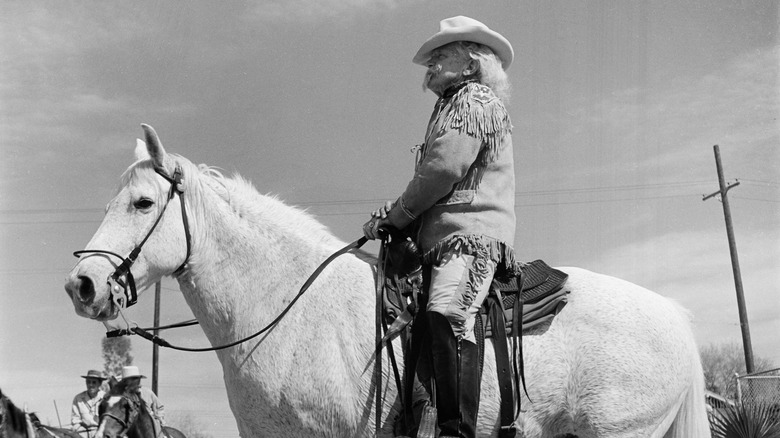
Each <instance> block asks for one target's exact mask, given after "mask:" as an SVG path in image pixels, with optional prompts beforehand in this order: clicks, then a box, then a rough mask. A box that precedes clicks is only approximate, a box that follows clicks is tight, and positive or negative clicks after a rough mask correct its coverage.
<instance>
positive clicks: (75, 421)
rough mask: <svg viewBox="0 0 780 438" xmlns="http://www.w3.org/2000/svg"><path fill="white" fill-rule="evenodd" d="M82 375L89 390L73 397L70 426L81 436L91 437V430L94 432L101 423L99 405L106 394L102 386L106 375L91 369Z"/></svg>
mask: <svg viewBox="0 0 780 438" xmlns="http://www.w3.org/2000/svg"><path fill="white" fill-rule="evenodd" d="M81 377H82V378H84V379H85V383H86V385H87V390H86V391H82V392H80V393H78V394H76V396H75V397H73V404H72V406H71V415H70V426H71V429H72V430H74V431H76V432H78V433H79V434H80V435H81V436H83V437H90V436H91V432H94V431H95V430H96V429H97V427H98V424H99V423H100V418H99V416H98V406H100V402H101V401H103V397H104V396H105V395H106V393H105V392H104V391H103V390H102V389H100V386H101V385H102V384H103V381H104V380H106V376H105V375H104V374H103V373H102V372H100V371H98V370H89V371H87V374H86V375H84V376H81Z"/></svg>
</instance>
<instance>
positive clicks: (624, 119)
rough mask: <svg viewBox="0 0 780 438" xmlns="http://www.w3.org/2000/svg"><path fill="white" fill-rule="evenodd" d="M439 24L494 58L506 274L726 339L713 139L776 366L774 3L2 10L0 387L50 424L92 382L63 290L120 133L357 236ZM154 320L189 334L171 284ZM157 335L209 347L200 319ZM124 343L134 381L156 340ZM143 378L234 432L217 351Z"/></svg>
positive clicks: (778, 259)
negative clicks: (512, 224) (509, 126)
mask: <svg viewBox="0 0 780 438" xmlns="http://www.w3.org/2000/svg"><path fill="white" fill-rule="evenodd" d="M456 15H467V16H469V17H472V18H475V19H477V20H480V21H482V22H483V23H485V24H487V25H488V26H489V27H490V28H491V29H493V30H496V31H498V32H499V33H501V34H502V35H504V36H505V37H506V38H507V39H508V40H509V41H510V42H511V43H512V45H513V46H514V51H515V61H514V63H513V65H512V66H511V68H510V69H509V71H508V73H509V77H510V80H511V82H512V84H513V93H512V99H511V102H510V103H509V112H510V116H511V118H512V121H513V124H514V130H513V141H514V145H515V151H514V152H515V164H516V173H517V196H516V211H517V215H518V222H517V230H518V231H517V238H516V240H515V242H514V245H515V248H516V251H517V253H518V257H519V259H521V260H527V261H530V260H535V259H542V260H544V261H546V262H547V263H548V264H550V265H552V266H578V267H582V268H586V269H589V270H592V271H596V272H600V273H604V274H608V275H612V276H615V277H620V278H623V279H626V280H628V281H631V282H634V283H637V284H640V285H642V286H644V287H646V288H648V289H651V290H653V291H655V292H657V293H659V294H661V295H663V296H666V297H669V298H671V299H674V300H676V301H678V302H680V303H681V304H682V305H683V306H685V307H686V308H687V309H689V310H690V312H691V315H692V318H693V321H694V332H695V335H696V339H697V342H698V343H699V344H700V346H707V345H710V344H722V343H736V344H738V345H739V346H740V347H741V346H742V337H741V330H740V321H739V314H738V310H737V299H736V293H735V283H734V275H733V271H732V260H731V257H730V252H729V244H728V240H727V234H726V226H725V221H724V211H723V206H722V203H721V202H720V200H719V199H718V198H717V197H713V198H710V199H708V200H706V201H704V200H703V197H704V196H705V195H709V194H711V193H714V192H717V191H718V190H719V188H718V175H717V172H716V163H715V156H714V150H713V149H714V148H713V146H714V145H718V146H719V149H720V155H721V159H722V165H723V171H724V176H725V179H726V181H727V183H729V184H736V183H737V182H739V185H738V186H735V187H734V188H732V189H731V190H730V191H729V192H728V200H729V204H730V212H731V216H732V222H733V230H734V236H735V242H736V249H737V253H738V258H739V266H740V272H741V279H742V283H743V289H744V295H745V303H746V309H747V315H748V322H749V326H748V327H749V330H750V335H751V345H752V349H753V352H754V355H755V356H757V357H761V358H765V359H767V360H769V361H771V362H772V363H774V364H775V365H776V366H778V367H780V337H778V336H777V333H778V332H780V288H779V287H778V284H780V165H779V163H780V142H779V140H780V129H778V128H780V125H779V124H778V114H780V87H778V85H780V84H779V78H780V75H779V73H780V44H779V43H778V23H779V22H780V21H779V20H780V15H779V14H778V4H777V2H765V1H758V0H737V1H734V0H713V1H710V0H708V1H704V0H699V1H692V0H689V1H685V0H684V1H678V0H658V1H652V2H639V1H584V0H583V1H560V0H558V1H556V0H553V1H545V2H535V1H518V0H506V1H483V2H474V1H460V0H424V1H423V0H291V1H287V0H278V1H264V0H258V1H252V2H249V1H245V2H241V1H232V2H206V1H181V0H178V1H170V0H142V1H133V2H127V1H116V0H108V1H101V2H78V1H58V2H51V1H39V0H24V1H21V0H19V1H15V0H10V1H4V2H2V3H0V152H1V153H2V157H3V158H2V160H0V331H1V332H2V335H1V336H0V389H2V391H3V393H5V394H7V395H9V396H10V397H11V399H12V400H14V402H15V403H16V404H18V405H21V406H27V408H28V409H29V410H32V411H36V412H38V414H39V416H40V417H41V418H42V419H43V420H44V422H49V423H51V424H55V425H56V424H57V422H58V421H60V420H61V421H62V422H64V423H66V422H68V417H69V414H68V413H69V409H70V402H71V400H72V398H73V396H74V395H75V394H76V393H78V392H80V391H82V390H83V389H84V380H83V379H82V378H81V377H79V376H81V375H83V374H84V373H86V371H87V370H88V369H91V368H97V369H102V367H103V361H102V357H101V350H100V345H101V339H102V338H103V336H104V333H105V328H104V327H103V326H102V325H101V324H99V323H96V322H93V321H88V320H86V319H83V318H80V317H78V316H77V315H76V314H75V312H74V311H73V307H72V304H71V303H70V300H69V299H68V297H67V296H66V294H65V292H64V289H63V285H64V282H65V276H66V274H67V273H68V271H69V270H70V269H71V268H72V266H73V265H74V264H75V261H76V259H75V258H74V257H73V256H72V252H73V251H76V250H79V249H83V248H84V246H85V245H86V243H87V242H88V241H89V239H90V237H91V236H92V234H93V233H94V232H95V231H96V230H97V228H98V225H99V224H100V222H101V220H102V216H103V212H104V208H105V205H106V204H107V202H108V201H109V200H110V199H111V197H112V196H113V194H114V193H115V190H116V188H117V185H118V182H119V176H120V175H121V173H122V172H123V171H124V170H125V169H126V168H127V167H128V166H129V165H130V164H131V163H132V161H133V149H134V147H135V139H136V138H138V137H142V131H141V127H140V124H141V123H148V124H150V125H152V126H154V127H155V129H156V130H157V132H158V134H159V135H160V138H161V140H162V142H163V144H164V145H165V147H166V149H167V151H168V152H173V153H178V154H181V155H183V156H185V157H187V158H189V159H190V160H192V161H193V162H195V163H205V164H208V165H211V166H216V167H218V168H220V169H222V171H223V172H224V173H226V174H228V175H232V174H236V173H237V174H240V175H242V176H243V177H245V178H247V179H249V180H250V181H252V182H253V184H254V185H255V186H256V187H257V188H258V190H259V191H260V192H262V193H268V194H274V195H277V196H278V197H279V198H281V199H283V200H284V201H285V202H287V203H289V204H292V205H296V206H299V207H301V208H305V209H307V210H308V211H309V212H311V213H312V214H314V215H315V216H316V217H317V218H318V219H319V220H320V221H321V222H322V223H324V224H325V225H326V226H328V227H329V228H330V229H331V230H332V231H333V232H334V234H336V235H337V236H338V237H340V238H341V239H342V240H344V241H345V242H349V241H353V240H355V239H357V238H358V237H360V235H361V225H362V223H364V222H365V221H366V220H367V219H368V214H369V212H370V211H372V210H373V209H375V208H377V207H378V206H379V205H381V204H382V203H383V202H384V201H385V200H388V199H395V198H396V197H397V196H398V195H399V194H400V193H401V191H402V190H403V188H404V187H405V185H406V182H407V181H408V179H409V178H410V177H411V175H412V170H413V161H414V155H413V154H412V153H411V152H410V148H411V147H412V146H413V145H415V144H417V143H420V142H421V140H422V137H423V135H424V130H425V124H426V123H427V121H428V117H429V115H430V112H431V110H432V108H433V105H434V103H435V95H433V94H432V93H430V92H427V93H426V92H423V91H422V88H421V83H422V77H423V74H424V70H423V68H422V67H420V66H417V65H415V64H413V63H412V62H411V59H412V56H413V55H414V54H415V52H416V51H417V49H418V48H419V47H420V45H422V43H423V42H424V41H425V40H426V39H428V38H429V37H430V36H431V35H433V34H434V33H435V32H436V31H438V29H439V21H440V20H442V19H444V18H448V17H452V16H456ZM372 245H373V243H372ZM367 249H368V250H370V251H371V250H376V247H371V246H370V245H369V246H368V247H367ZM153 301H154V300H153V291H147V293H145V294H143V295H142V297H141V300H140V301H139V304H138V305H136V306H135V307H133V308H132V309H130V310H129V313H128V315H129V317H130V318H131V319H132V320H133V321H135V322H137V323H138V324H139V325H140V326H141V327H148V326H151V325H152V321H153V319H152V318H153V310H154V304H153ZM160 312H161V321H162V323H172V322H178V321H182V320H187V319H190V318H192V313H191V312H190V310H189V308H188V307H187V306H186V304H185V302H184V300H183V298H182V296H181V293H180V292H179V291H178V285H177V284H176V283H175V282H174V281H172V280H170V279H168V280H165V281H163V283H162V299H161V306H160ZM162 336H163V338H165V339H166V340H168V341H169V342H171V343H174V344H183V345H187V346H191V347H202V346H206V345H207V344H206V343H207V340H206V338H205V336H204V335H203V334H202V332H201V331H200V329H199V328H198V327H197V326H196V327H191V328H186V329H179V330H177V331H174V332H164V333H163V335H162ZM312 342H315V341H314V340H312ZM132 345H133V350H132V354H133V356H134V363H135V364H136V365H138V366H139V367H140V368H141V371H142V372H144V373H145V374H146V375H147V376H151V369H152V347H151V344H150V343H148V342H147V341H145V340H143V339H141V338H139V337H133V338H132ZM159 366H160V373H159V379H160V384H159V395H160V398H161V399H162V401H163V403H164V404H165V406H166V411H167V415H168V416H169V418H171V419H174V420H175V419H177V418H178V419H186V420H187V421H194V422H195V423H196V424H197V425H198V427H199V428H200V429H201V430H202V431H203V432H204V433H207V434H209V435H211V436H212V437H214V438H222V437H236V436H238V432H237V428H236V425H235V421H234V419H233V417H232V414H231V413H230V410H229V407H228V404H227V396H226V394H225V389H224V385H223V382H222V371H221V368H220V365H219V362H218V360H217V358H216V355H215V354H213V353H184V352H177V351H173V350H168V349H162V350H161V352H160V365H159ZM149 380H151V379H149ZM149 380H147V381H146V382H145V384H147V385H151V382H150V381H149ZM58 419H59V420H58Z"/></svg>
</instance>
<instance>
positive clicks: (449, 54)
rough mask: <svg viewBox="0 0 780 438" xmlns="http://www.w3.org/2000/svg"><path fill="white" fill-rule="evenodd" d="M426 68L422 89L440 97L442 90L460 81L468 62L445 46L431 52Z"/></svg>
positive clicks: (449, 46) (448, 46)
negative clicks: (426, 89)
mask: <svg viewBox="0 0 780 438" xmlns="http://www.w3.org/2000/svg"><path fill="white" fill-rule="evenodd" d="M427 66H428V71H427V72H426V73H425V79H424V81H423V87H425V88H428V89H429V90H431V91H433V92H434V93H436V94H437V95H439V96H441V95H442V93H444V90H446V89H447V88H448V87H450V86H451V85H454V84H457V83H458V82H460V81H461V79H462V78H463V71H464V70H465V69H466V67H467V66H468V60H467V59H464V58H463V57H462V56H461V55H460V54H459V53H458V52H456V51H455V49H454V48H453V47H452V46H451V45H446V46H442V47H439V48H438V49H436V50H434V51H433V52H431V58H430V59H429V60H428V63H427Z"/></svg>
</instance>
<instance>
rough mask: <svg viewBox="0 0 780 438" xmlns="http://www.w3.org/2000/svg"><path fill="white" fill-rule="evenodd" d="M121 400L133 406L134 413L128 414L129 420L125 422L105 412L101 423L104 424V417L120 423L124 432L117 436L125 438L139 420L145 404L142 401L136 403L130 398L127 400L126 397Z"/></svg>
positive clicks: (101, 417)
mask: <svg viewBox="0 0 780 438" xmlns="http://www.w3.org/2000/svg"><path fill="white" fill-rule="evenodd" d="M120 398H122V399H123V400H125V401H127V403H128V404H130V405H132V407H133V408H132V411H131V412H128V413H127V419H124V420H123V419H121V418H119V417H118V416H116V415H114V414H112V413H111V412H103V413H102V414H100V423H103V418H104V417H108V418H111V419H113V420H114V421H116V422H117V423H119V426H120V427H121V428H122V430H121V431H120V432H119V433H118V434H117V436H120V437H121V436H124V435H125V433H127V431H128V430H130V426H132V425H133V423H134V422H135V419H137V418H138V415H139V414H140V412H141V409H142V407H141V406H140V404H141V403H143V402H142V401H139V402H134V401H132V400H130V399H129V398H127V397H126V396H124V395H122V396H120ZM133 412H135V415H132V414H133Z"/></svg>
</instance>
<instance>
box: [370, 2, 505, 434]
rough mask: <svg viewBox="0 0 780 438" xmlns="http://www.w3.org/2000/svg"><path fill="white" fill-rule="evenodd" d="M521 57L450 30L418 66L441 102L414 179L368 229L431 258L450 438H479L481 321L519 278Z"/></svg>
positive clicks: (427, 274)
mask: <svg viewBox="0 0 780 438" xmlns="http://www.w3.org/2000/svg"><path fill="white" fill-rule="evenodd" d="M513 56H514V54H513V50H512V46H511V45H510V43H509V42H508V41H507V40H506V38H504V37H503V36H501V35H500V34H498V33H497V32H495V31H493V30H491V29H489V28H488V27H487V26H485V25H484V24H483V23H481V22H479V21H477V20H474V19H471V18H468V17H464V16H458V17H452V18H448V19H445V20H442V21H441V23H440V30H439V32H438V33H436V34H435V35H433V36H432V37H431V38H430V39H428V40H427V41H426V42H425V43H424V44H423V45H422V47H421V48H420V49H419V50H418V52H417V54H416V55H415V56H414V58H413V62H414V63H416V64H420V65H423V66H425V67H427V72H426V75H425V79H424V82H423V89H425V88H427V89H430V90H431V91H433V92H434V93H435V94H436V95H437V96H438V97H439V99H438V100H437V102H436V105H435V107H434V111H433V114H432V116H431V119H430V121H429V123H428V128H427V131H426V135H425V140H424V142H423V143H422V144H421V145H420V146H419V148H418V149H417V154H418V155H417V162H416V165H415V174H414V177H413V178H412V180H411V181H410V182H409V183H408V185H407V187H406V190H405V191H404V192H403V193H402V194H401V196H400V197H398V199H396V200H395V201H392V202H387V203H386V204H385V205H384V206H383V207H381V208H379V209H377V210H376V211H374V212H372V214H371V216H372V218H371V220H370V221H368V222H367V223H366V224H365V225H364V226H363V232H364V234H365V236H366V237H368V238H370V239H375V238H377V237H378V236H379V234H378V230H379V229H380V228H382V227H386V226H392V227H395V228H397V229H401V230H405V231H407V232H408V233H409V234H410V235H411V236H412V238H413V239H414V242H415V243H416V244H417V246H418V247H419V248H420V249H421V251H422V254H423V289H424V292H425V295H426V296H427V305H426V307H425V309H423V310H426V312H424V313H425V319H427V329H428V334H429V337H430V340H431V356H432V365H433V377H434V379H435V388H436V389H435V396H436V410H437V417H438V424H439V428H440V435H441V436H455V437H474V436H476V420H477V410H478V407H479V392H480V379H481V376H480V363H479V351H478V347H477V344H476V337H475V334H474V323H475V319H476V314H477V312H478V311H479V308H480V307H481V305H482V303H483V301H484V300H485V298H486V296H487V294H488V291H489V289H490V284H491V281H492V279H493V277H494V276H499V277H503V276H507V275H513V274H514V270H515V255H514V249H513V248H512V243H513V242H514V238H515V212H514V198H515V175H514V162H513V151H512V137H511V130H512V124H511V121H510V119H509V115H508V113H507V110H506V107H505V106H504V105H505V103H506V102H507V99H508V92H509V86H510V84H509V80H508V78H507V75H506V72H505V70H506V69H507V68H508V67H509V65H510V64H511V63H512V59H513ZM419 316H420V315H418V317H419ZM416 323H417V322H416Z"/></svg>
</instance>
